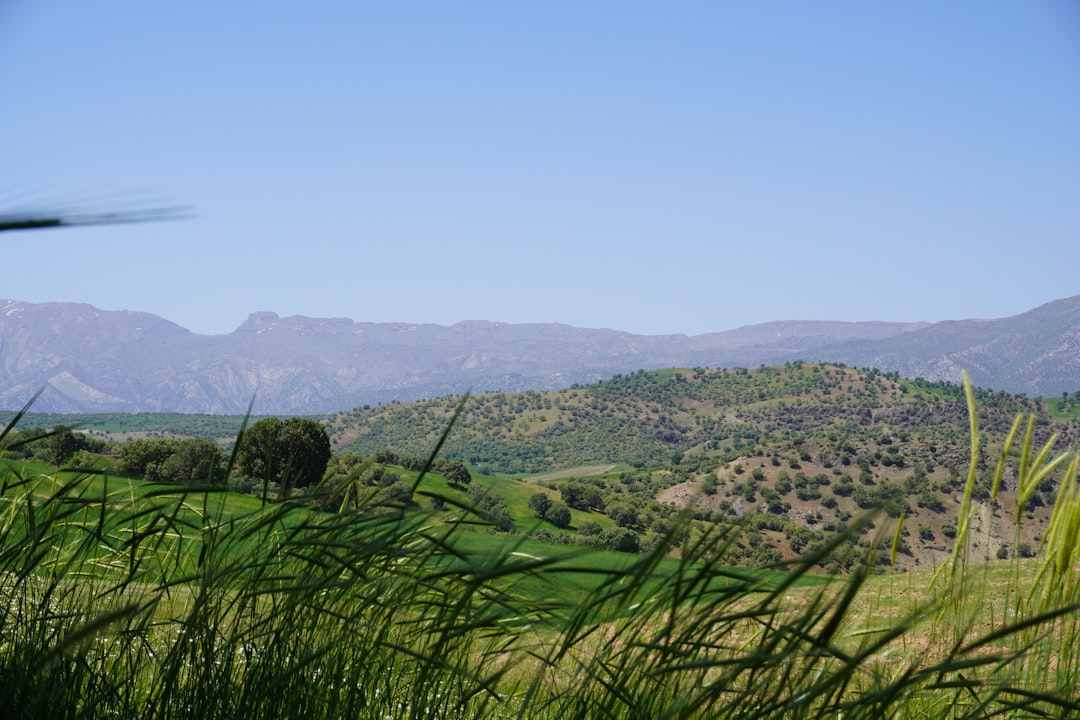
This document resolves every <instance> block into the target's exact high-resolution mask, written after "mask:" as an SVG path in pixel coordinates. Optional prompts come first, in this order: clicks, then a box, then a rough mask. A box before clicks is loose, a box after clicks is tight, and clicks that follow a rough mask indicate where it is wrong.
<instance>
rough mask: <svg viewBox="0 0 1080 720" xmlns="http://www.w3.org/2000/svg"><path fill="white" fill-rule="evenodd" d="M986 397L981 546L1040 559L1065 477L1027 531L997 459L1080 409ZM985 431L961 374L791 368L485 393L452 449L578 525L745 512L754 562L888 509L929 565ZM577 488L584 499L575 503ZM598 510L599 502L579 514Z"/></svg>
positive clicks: (347, 435) (403, 422) (371, 444)
mask: <svg viewBox="0 0 1080 720" xmlns="http://www.w3.org/2000/svg"><path fill="white" fill-rule="evenodd" d="M974 393H975V395H976V401H977V403H978V405H979V408H980V423H981V424H980V432H981V434H982V436H983V457H981V458H980V465H979V472H978V476H977V478H976V483H975V486H974V500H975V502H976V503H978V504H979V508H980V512H981V513H982V514H981V516H980V519H979V521H978V525H979V527H980V528H984V529H985V533H984V537H983V538H982V539H981V540H980V542H979V543H978V551H979V552H981V553H982V555H983V556H984V557H986V558H988V559H997V558H1001V559H1005V558H1008V557H1010V556H1012V555H1017V554H1019V555H1025V556H1026V555H1030V554H1031V552H1032V551H1033V548H1034V547H1036V546H1037V545H1038V543H1039V541H1040V539H1041V537H1042V533H1043V531H1044V529H1045V526H1046V523H1047V522H1048V518H1049V513H1050V504H1051V502H1052V498H1053V495H1054V492H1055V489H1056V486H1057V481H1058V480H1059V478H1060V473H1058V474H1057V475H1051V476H1049V477H1048V478H1046V479H1044V482H1043V483H1042V484H1041V485H1040V487H1038V488H1037V489H1036V491H1035V492H1034V493H1033V495H1032V496H1031V498H1030V501H1029V506H1028V508H1027V515H1028V519H1029V520H1030V522H1028V523H1027V524H1025V526H1024V528H1023V531H1022V533H1021V534H1020V535H1019V536H1014V534H1013V533H1012V532H1011V531H1005V530H998V529H994V528H995V527H996V524H995V523H994V522H993V519H994V517H995V516H997V517H1001V516H1002V514H1004V515H1005V516H1008V515H1009V514H1010V513H1012V512H1013V511H1014V510H1015V492H1014V491H1015V487H1014V483H1013V480H1012V478H1011V477H1006V478H1005V479H1004V483H1003V487H1002V493H1001V494H1000V496H999V497H998V498H997V499H996V501H995V502H994V503H990V502H989V495H990V490H991V483H992V478H991V477H990V474H989V468H990V467H991V466H992V463H991V459H992V458H993V457H994V453H995V452H996V448H997V447H998V446H999V445H1000V443H1001V442H1002V441H1003V440H1004V438H1005V436H1006V434H1007V433H1008V431H1009V429H1010V427H1011V424H1012V422H1013V420H1014V418H1015V417H1016V416H1017V415H1018V414H1032V415H1033V416H1034V418H1035V424H1034V434H1033V439H1034V442H1036V443H1039V444H1042V443H1044V442H1046V441H1047V440H1048V439H1049V438H1050V435H1051V434H1052V433H1056V434H1058V436H1059V437H1058V445H1057V446H1058V447H1067V446H1068V445H1069V444H1070V443H1071V442H1072V440H1073V438H1075V437H1077V427H1078V421H1077V419H1076V417H1075V414H1074V413H1073V412H1070V411H1069V408H1070V406H1068V404H1066V407H1065V408H1064V409H1062V408H1060V407H1059V406H1060V401H1055V402H1054V404H1053V406H1047V405H1046V404H1044V403H1042V402H1041V401H1036V400H1033V399H1029V398H1024V397H1022V396H1015V395H1010V394H1007V393H996V392H990V391H980V390H975V391H974ZM459 403H460V398H445V399H440V400H434V401H429V402H422V403H410V404H405V405H388V406H379V407H374V408H366V409H361V410H356V411H353V412H350V413H345V414H342V415H340V416H337V417H335V418H333V419H331V420H330V421H329V423H328V427H329V428H330V430H331V432H332V436H333V438H334V439H335V442H336V443H337V444H338V446H339V447H342V448H349V449H353V450H358V451H360V452H362V453H371V452H375V451H377V450H378V449H380V448H385V447H393V448H395V449H406V450H409V451H412V452H417V453H420V452H424V451H425V450H426V449H428V448H430V447H432V446H433V445H434V443H435V441H436V439H437V438H438V437H439V434H440V433H441V432H442V430H443V429H445V427H446V424H447V423H448V422H449V420H450V418H451V417H452V415H453V413H454V411H455V409H456V408H457V406H458V404H459ZM969 432H970V425H969V417H968V412H967V406H966V401H965V399H964V393H963V389H962V388H961V387H959V386H955V385H948V384H942V383H927V382H922V381H906V380H900V379H899V378H897V377H895V376H888V375H883V374H881V373H877V372H867V371H861V370H855V369H852V368H846V367H840V366H835V365H821V364H811V363H790V364H788V365H785V366H781V367H773V368H759V369H754V370H745V369H736V370H712V369H702V368H698V369H682V370H667V371H661V372H652V373H644V372H639V373H635V374H633V375H629V376H624V377H617V378H615V379H613V380H610V381H607V382H603V383H599V384H596V385H591V386H586V387H578V388H572V389H568V390H564V391H555V392H547V393H535V392H527V393H512V394H507V393H487V394H484V395H479V396H476V397H472V398H469V399H468V400H467V401H466V402H465V405H464V409H463V411H462V413H461V415H460V417H459V418H458V420H457V422H456V423H455V425H454V428H453V430H452V432H451V434H450V436H449V438H448V439H447V442H446V444H445V445H444V447H443V453H444V455H446V456H447V457H457V458H461V459H464V460H466V461H468V462H469V463H470V464H471V466H472V467H473V468H474V470H477V471H479V472H481V473H483V472H496V471H497V472H499V473H502V477H504V478H505V477H506V476H507V475H509V476H510V477H523V478H524V479H525V480H526V481H529V480H531V481H532V482H531V484H532V485H534V486H535V487H536V489H537V491H544V492H548V493H549V494H550V495H551V497H552V499H553V500H559V499H560V498H562V499H564V500H566V501H567V504H569V505H570V506H571V508H573V509H575V519H574V522H575V526H577V525H579V523H580V522H581V521H586V520H590V519H593V518H594V517H597V516H599V517H598V519H601V518H602V519H606V520H608V521H609V522H615V521H616V520H615V518H616V514H615V513H616V512H620V511H622V510H624V509H625V508H627V507H629V509H630V511H631V512H632V515H631V516H630V520H628V521H627V522H622V521H618V524H620V525H622V526H624V527H628V528H630V529H632V530H634V531H635V532H638V533H645V534H643V535H642V538H643V540H644V539H647V538H648V533H647V532H646V531H651V530H656V531H659V532H662V531H663V530H664V528H665V527H666V522H667V519H669V518H670V517H671V513H670V512H669V511H666V510H665V509H664V508H665V507H671V508H674V507H685V508H690V509H692V510H693V512H694V515H695V517H696V518H698V520H700V521H703V522H718V523H721V524H724V523H731V522H736V523H738V524H740V526H741V527H743V528H745V536H744V538H743V539H742V540H741V541H740V543H739V547H740V548H741V551H742V557H743V561H744V562H747V563H749V564H756V565H760V564H767V563H769V562H773V561H775V560H778V559H781V558H791V557H795V556H798V555H800V554H802V553H803V552H804V551H805V550H806V549H807V548H810V549H811V550H812V549H814V548H816V547H818V546H820V544H821V543H823V542H825V540H826V538H827V537H828V536H829V534H830V533H832V532H835V531H837V530H840V529H842V528H844V527H846V526H847V525H848V524H849V523H850V522H851V521H852V520H853V519H854V518H857V517H859V516H861V515H863V514H865V513H866V512H868V511H871V510H874V509H877V510H880V511H882V514H881V516H880V517H879V518H878V519H877V520H876V521H875V523H876V526H877V528H878V529H880V527H882V526H884V525H886V524H889V523H892V524H895V523H896V521H897V520H898V519H899V518H900V517H901V516H903V517H904V526H903V528H902V529H901V535H900V536H899V539H898V545H897V546H898V549H899V553H898V563H899V565H901V566H904V567H914V566H919V565H934V564H937V563H940V562H941V561H942V559H943V557H944V556H945V555H946V554H947V549H948V547H949V546H950V544H951V542H952V538H953V537H955V534H956V527H955V521H954V520H953V519H952V518H954V516H955V514H956V512H957V511H958V510H959V507H960V504H961V501H962V494H963V493H962V490H963V487H964V483H965V481H966V478H967V470H968V457H969V451H970V441H969ZM560 468H561V470H560ZM575 468H577V469H575ZM585 468H588V469H585ZM532 473H536V475H531V474H532ZM480 481H483V475H481V476H480ZM570 485H573V486H574V487H569V488H568V486H570ZM582 486H584V488H585V490H586V491H588V492H591V493H592V497H593V499H592V500H586V501H581V500H577V501H576V502H575V500H576V495H577V493H578V490H575V488H578V489H580V487H582ZM513 487H514V485H513V483H511V482H507V481H505V480H504V481H502V482H501V483H500V488H501V489H500V490H499V492H500V493H505V494H515V493H516V495H517V497H518V498H519V500H518V501H517V502H520V496H521V491H520V490H513V491H511V488H513ZM568 490H575V499H567V498H568V497H569V496H568V495H567V491H568ZM654 500H659V501H660V502H659V504H658V503H656V502H653V501H654ZM585 511H588V512H591V513H593V514H592V515H591V516H589V517H586V516H580V517H579V516H577V513H579V512H585ZM517 517H518V519H519V520H520V519H523V518H521V513H519V514H518V516H517ZM604 526H605V527H607V525H604ZM518 527H519V528H520V529H522V530H525V529H526V528H528V527H529V526H528V525H522V524H520V523H519V525H518ZM547 527H548V529H550V526H547ZM877 531H878V530H877V529H875V527H874V526H873V525H871V526H867V527H865V528H864V529H863V532H862V533H861V536H860V537H857V538H852V539H851V542H850V543H849V544H848V546H847V547H846V548H845V549H844V552H840V553H835V554H834V556H833V558H832V560H831V562H832V565H831V566H830V568H829V569H830V570H833V571H843V570H851V569H852V568H853V567H855V566H856V565H857V563H858V561H859V558H860V557H862V556H864V555H865V554H866V553H867V552H868V551H869V546H870V544H871V539H872V537H873V536H874V533H875V532H877ZM879 557H881V558H884V554H881V555H879Z"/></svg>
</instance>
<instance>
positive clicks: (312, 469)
mask: <svg viewBox="0 0 1080 720" xmlns="http://www.w3.org/2000/svg"><path fill="white" fill-rule="evenodd" d="M329 462H330V438H329V437H328V436H327V434H326V429H325V428H324V427H323V426H322V425H321V424H320V423H317V422H315V421H314V420H311V419H309V418H302V417H293V418H289V419H288V420H284V421H283V420H279V419H278V418H272V417H271V418H264V419H262V420H259V421H258V422H256V423H255V424H254V425H252V426H251V427H250V428H248V430H247V431H246V432H245V433H244V436H243V438H242V439H241V441H240V448H239V449H238V451H237V464H238V465H239V467H240V472H241V473H242V474H244V475H247V476H249V477H255V478H264V479H269V480H270V481H271V482H275V483H278V484H279V485H280V486H281V487H282V489H283V491H284V492H288V490H289V488H291V487H310V486H312V485H316V484H318V482H319V481H320V480H322V477H323V474H324V473H325V472H326V466H327V464H328V463H329Z"/></svg>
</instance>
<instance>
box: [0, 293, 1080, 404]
mask: <svg viewBox="0 0 1080 720" xmlns="http://www.w3.org/2000/svg"><path fill="white" fill-rule="evenodd" d="M1078 338H1080V297H1078V298H1071V299H1069V300H1060V301H1057V302H1055V303H1050V304H1049V305H1046V306H1043V307H1041V308H1037V309H1035V310H1033V311H1031V312H1029V313H1025V314H1023V315H1018V316H1016V317H1014V318H1006V319H1003V320H991V321H983V320H965V321H957V322H948V323H937V324H934V325H928V324H926V323H884V322H866V323H844V322H801V321H800V322H795V321H792V322H773V323H764V324H760V325H752V326H747V327H743V328H738V329H735V330H730V331H726V332H718V333H708V334H704V335H696V336H686V335H655V336H643V335H633V334H631V333H625V332H618V331H615V330H600V329H585V328H575V327H570V326H567V325H561V324H555V323H551V324H507V323H498V322H486V321H470V322H462V323H457V324H455V325H452V326H449V327H447V326H440V325H430V324H403V323H362V322H354V321H352V320H349V319H345V318H332V319H319V318H307V317H299V316H297V317H286V318H281V317H278V316H277V315H276V314H274V313H270V312H260V313H255V314H253V315H251V316H250V317H249V318H248V320H247V321H246V322H244V323H243V324H242V325H241V326H240V327H239V328H237V329H236V330H235V331H233V332H232V333H229V334H225V335H198V334H195V333H192V332H189V331H188V330H186V329H184V328H182V327H180V326H179V325H176V324H174V323H171V322H169V321H167V320H164V319H162V318H159V317H157V316H154V315H151V314H148V313H140V312H132V311H126V310H125V311H105V310H99V309H97V308H94V307H92V306H90V305H84V304H77V303H43V304H32V303H24V302H18V301H13V300H9V301H0V408H8V409H13V408H17V407H21V406H22V405H23V404H24V403H25V402H26V401H27V400H28V399H30V398H31V397H32V396H33V395H34V393H35V392H37V391H38V390H40V389H42V388H44V391H43V393H42V395H41V397H40V398H39V399H38V401H37V403H36V404H35V406H34V407H35V409H36V410H40V411H43V412H135V411H151V412H189V413H222V414H227V413H242V412H244V411H245V410H246V409H247V407H248V405H249V403H251V402H252V399H253V398H254V402H255V405H254V410H255V412H256V413H261V414H274V413H277V414H285V413H326V412H334V411H338V410H344V409H350V408H354V407H360V406H363V405H366V404H374V403H379V402H390V401H392V400H402V401H406V400H415V399H423V398H430V397H437V396H441V395H446V394H451V393H461V392H465V391H467V390H472V391H484V390H508V391H509V390H530V389H531V390H546V389H556V388H563V387H568V386H570V385H572V384H574V383H588V382H593V381H596V380H599V379H603V378H606V377H611V376H612V375H614V374H617V373H626V372H633V371H635V370H638V369H646V370H649V369H656V368H664V367H687V366H691V367H693V366H703V367H736V366H743V367H754V366H758V365H761V364H765V365H770V364H776V363H783V362H785V361H788V360H791V359H796V358H802V359H808V360H809V359H813V360H829V361H835V362H843V363H847V364H851V365H856V366H860V367H862V366H867V367H869V366H875V367H878V368H880V369H882V370H885V371H897V372H900V373H901V374H903V375H911V376H917V375H921V376H922V377H925V378H927V379H947V380H958V379H959V371H960V368H963V367H967V368H968V369H969V371H970V372H971V373H972V376H973V378H974V379H975V381H976V383H977V384H980V385H984V386H987V387H994V388H997V389H1007V390H1013V391H1019V392H1027V393H1028V394H1030V395H1039V394H1059V393H1060V392H1062V391H1072V390H1074V389H1080V367H1078V364H1080V360H1078V358H1080V353H1078V352H1077V350H1078V349H1080V348H1078V342H1080V340H1078Z"/></svg>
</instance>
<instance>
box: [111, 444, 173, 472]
mask: <svg viewBox="0 0 1080 720" xmlns="http://www.w3.org/2000/svg"><path fill="white" fill-rule="evenodd" d="M179 448H180V441H179V440H174V439H173V438H161V439H158V440H151V439H148V438H141V439H139V440H132V441H131V442H128V443H124V444H123V445H121V446H120V449H119V450H118V451H117V453H116V456H117V459H118V460H119V461H120V470H121V472H124V473H126V474H128V475H132V476H134V477H141V478H146V479H147V480H158V479H159V478H158V468H159V466H161V465H162V464H163V463H164V462H165V461H166V460H168V459H169V458H170V457H172V456H173V454H175V453H176V452H177V450H179Z"/></svg>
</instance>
